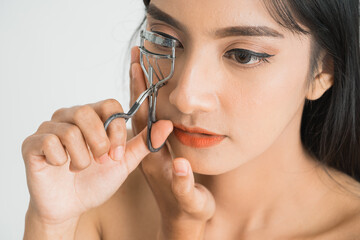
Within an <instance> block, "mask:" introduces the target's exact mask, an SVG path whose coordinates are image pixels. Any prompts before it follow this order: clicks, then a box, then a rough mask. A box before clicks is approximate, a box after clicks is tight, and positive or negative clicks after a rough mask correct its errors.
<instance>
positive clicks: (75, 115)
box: [51, 105, 110, 160]
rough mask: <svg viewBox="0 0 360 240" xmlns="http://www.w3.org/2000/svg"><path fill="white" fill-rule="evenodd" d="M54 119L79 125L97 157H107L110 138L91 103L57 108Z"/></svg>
mask: <svg viewBox="0 0 360 240" xmlns="http://www.w3.org/2000/svg"><path fill="white" fill-rule="evenodd" d="M51 119H52V121H55V122H64V123H71V124H74V125H76V126H78V127H79V129H80V130H81V132H82V134H83V135H84V138H85V141H86V143H87V144H88V145H89V147H90V150H91V152H92V154H93V156H94V158H95V159H98V160H99V159H107V158H108V152H109V150H110V140H109V138H108V137H107V135H106V132H105V129H104V124H103V121H102V120H101V118H100V116H99V115H98V114H97V113H96V112H95V110H94V108H93V107H92V106H90V105H83V106H75V107H71V108H62V109H59V110H57V111H56V112H55V113H54V114H53V116H52V118H51Z"/></svg>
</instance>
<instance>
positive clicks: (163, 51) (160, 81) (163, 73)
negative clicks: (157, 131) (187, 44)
mask: <svg viewBox="0 0 360 240" xmlns="http://www.w3.org/2000/svg"><path fill="white" fill-rule="evenodd" d="M179 46H180V42H179V41H177V40H176V39H172V38H168V37H165V36H162V35H160V34H158V33H155V32H149V31H146V30H142V31H141V32H140V47H139V49H140V65H141V68H142V70H143V72H144V75H145V77H146V78H147V80H148V82H147V89H146V90H145V91H144V92H143V93H142V94H140V96H139V97H138V99H137V100H136V101H135V103H134V105H133V106H132V107H131V108H130V110H129V111H128V112H127V113H115V114H113V115H112V116H110V117H109V118H108V119H107V120H106V121H105V123H104V127H105V131H106V130H107V128H108V126H109V124H110V123H111V122H112V121H113V120H114V119H116V118H124V119H125V122H127V121H128V120H129V118H132V117H133V116H134V115H135V113H136V112H137V111H138V110H139V108H140V106H141V104H142V103H143V102H144V101H145V99H146V98H148V99H149V115H148V122H147V128H148V131H147V146H148V149H149V150H150V151H151V152H158V151H159V150H160V149H161V148H162V147H163V146H164V144H165V143H163V144H162V145H161V146H160V147H159V148H154V147H153V146H152V143H151V128H152V125H153V124H154V123H155V122H156V101H157V95H158V90H159V89H160V88H161V87H163V86H164V85H165V84H166V83H167V81H168V80H169V79H170V78H171V77H172V76H173V74H174V70H175V50H176V48H177V47H179ZM159 62H160V63H159ZM161 68H163V70H161ZM169 68H170V69H169ZM154 76H155V79H154Z"/></svg>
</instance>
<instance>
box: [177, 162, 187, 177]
mask: <svg viewBox="0 0 360 240" xmlns="http://www.w3.org/2000/svg"><path fill="white" fill-rule="evenodd" d="M188 169H189V168H188V165H187V163H186V162H185V161H182V160H181V161H180V160H177V161H174V170H175V174H176V175H177V176H186V175H187V174H188Z"/></svg>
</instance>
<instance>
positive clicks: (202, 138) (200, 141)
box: [173, 124, 225, 148]
mask: <svg viewBox="0 0 360 240" xmlns="http://www.w3.org/2000/svg"><path fill="white" fill-rule="evenodd" d="M173 132H174V135H175V136H176V138H177V139H178V140H179V141H180V142H181V143H182V144H184V145H186V146H189V147H193V148H206V147H212V146H214V145H217V144H219V143H220V142H221V141H222V140H224V139H225V136H224V135H218V134H215V133H212V132H209V131H206V130H205V129H201V128H186V127H184V126H182V125H176V124H174V131H173Z"/></svg>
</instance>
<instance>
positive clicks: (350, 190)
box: [22, 0, 360, 240]
mask: <svg viewBox="0 0 360 240" xmlns="http://www.w3.org/2000/svg"><path fill="white" fill-rule="evenodd" d="M144 3H145V6H146V9H147V15H146V20H147V21H146V29H147V30H148V31H152V32H157V33H159V34H162V35H164V36H168V37H171V38H174V39H177V40H178V41H179V42H180V43H181V46H180V47H178V49H177V50H176V67H175V69H176V70H175V73H174V76H173V77H172V78H171V79H170V80H169V81H168V83H167V84H166V85H165V86H164V87H162V88H161V90H159V96H158V103H157V119H161V120H159V121H158V122H157V123H156V124H155V125H154V126H153V130H152V136H151V140H152V143H153V146H154V147H155V148H156V147H159V146H161V144H162V143H163V142H164V141H165V140H166V139H167V141H166V145H165V146H164V147H163V148H162V149H161V150H160V151H159V152H157V153H151V154H149V150H148V148H147V146H146V122H147V107H145V106H142V107H141V108H140V110H139V112H138V113H137V114H136V116H135V117H134V118H133V121H132V132H131V133H130V132H129V133H127V131H126V128H125V122H124V120H123V119H116V120H115V121H114V122H113V123H111V124H110V126H109V128H108V130H107V132H105V130H104V127H103V123H104V121H105V120H106V119H107V118H108V117H109V116H111V115H112V114H114V113H116V112H122V111H123V110H122V107H121V105H120V104H119V103H118V102H117V101H115V100H106V101H102V102H99V103H95V104H89V105H85V106H75V107H72V108H67V109H60V110H58V111H56V112H55V113H54V115H53V117H52V119H51V121H47V122H44V123H43V124H41V126H40V127H39V129H38V130H37V131H36V132H35V133H34V134H33V135H31V136H29V137H28V138H27V139H26V140H25V141H24V143H23V147H22V151H23V157H24V161H25V165H26V170H27V181H28V187H29V192H30V203H29V209H28V212H27V215H26V225H25V239H74V238H75V239H327V240H328V239H346V240H347V239H349V240H350V239H360V227H359V226H360V198H359V196H360V195H359V194H360V191H359V189H360V184H359V182H360V161H359V157H360V153H359V151H360V150H359V149H360V147H359V139H360V129H359V126H360V117H359V114H360V105H359V103H360V102H359V100H360V95H359V92H358V90H359V89H360V78H359V69H358V67H359V12H358V10H359V1H357V0H341V1H340V0H330V1H329V0H316V1H286V0H283V1H281V0H277V1H276V0H273V1H266V0H226V1H223V0H221V1H220V0H211V1H208V0H207V1H205V0H197V1H175V0H167V1H163V0H152V1H151V2H150V0H149V1H146V0H144ZM130 76H131V102H132V103H133V102H134V101H135V99H136V98H137V97H138V96H139V94H141V93H142V92H143V91H144V90H145V89H146V84H145V81H146V79H145V77H144V75H143V72H142V70H141V67H140V64H139V50H138V48H137V47H134V48H133V49H132V60H131V69H130ZM126 138H128V140H126ZM67 153H68V155H67ZM68 156H69V158H70V159H69V160H68ZM120 186H121V187H120ZM157 206H158V207H157Z"/></svg>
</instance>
